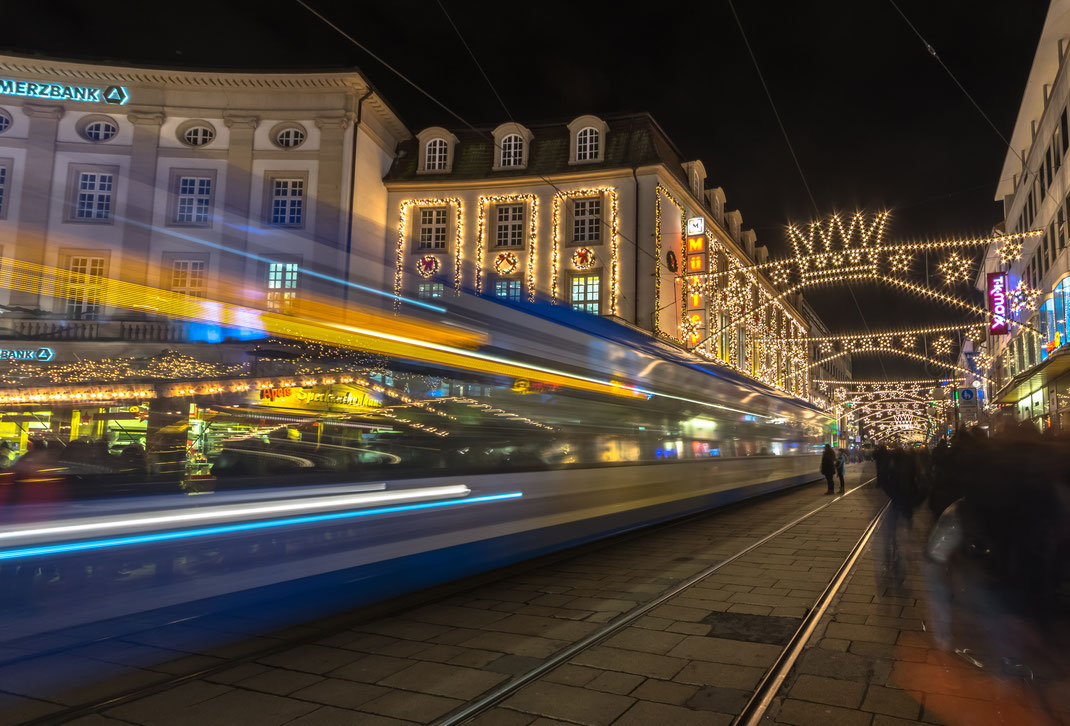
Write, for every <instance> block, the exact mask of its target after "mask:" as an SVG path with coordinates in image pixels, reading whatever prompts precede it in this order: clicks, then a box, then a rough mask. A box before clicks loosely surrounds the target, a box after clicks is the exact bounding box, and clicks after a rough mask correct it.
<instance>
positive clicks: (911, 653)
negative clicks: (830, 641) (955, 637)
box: [848, 640, 928, 663]
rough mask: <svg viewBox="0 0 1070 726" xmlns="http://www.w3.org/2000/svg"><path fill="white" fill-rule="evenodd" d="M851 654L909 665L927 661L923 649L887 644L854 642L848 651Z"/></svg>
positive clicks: (926, 653) (925, 652)
mask: <svg viewBox="0 0 1070 726" xmlns="http://www.w3.org/2000/svg"><path fill="white" fill-rule="evenodd" d="M848 650H849V651H850V652H851V653H855V654H857V655H861V656H864V657H867V658H887V659H889V660H899V661H909V662H911V663H925V662H926V660H927V659H928V651H927V650H926V649H925V648H915V647H911V646H908V645H888V644H887V643H866V642H864V641H861V640H856V641H855V642H853V643H851V645H850V648H849V649H848Z"/></svg>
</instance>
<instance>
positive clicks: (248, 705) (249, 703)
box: [105, 690, 318, 726]
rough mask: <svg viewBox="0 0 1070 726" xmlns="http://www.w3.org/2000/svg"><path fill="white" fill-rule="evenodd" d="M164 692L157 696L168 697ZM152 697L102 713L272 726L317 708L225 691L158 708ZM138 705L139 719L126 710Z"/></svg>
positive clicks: (155, 725) (156, 720) (151, 720)
mask: <svg viewBox="0 0 1070 726" xmlns="http://www.w3.org/2000/svg"><path fill="white" fill-rule="evenodd" d="M169 693H170V691H164V692H163V693H160V694H157V697H158V696H165V695H168V694H169ZM154 698H156V697H154V696H150V697H148V698H145V699H142V700H141V701H135V702H134V703H131V704H127V706H120V707H118V708H114V709H112V710H110V711H108V712H106V713H105V715H113V716H115V717H116V718H120V719H123V720H133V721H136V722H139V723H144V724H148V725H149V726H186V725H187V724H197V726H234V724H238V723H255V724H257V726H276V725H277V724H284V723H287V722H289V721H292V720H294V719H295V718H297V717H298V716H303V715H305V714H307V713H310V712H312V711H314V710H316V709H317V708H318V706H316V704H314V703H305V702H303V701H296V700H294V699H292V698H284V697H282V696H273V695H271V694H268V693H257V692H255V691H233V690H231V691H228V692H226V693H223V694H222V695H219V696H216V697H214V698H209V699H207V700H202V701H198V702H196V703H192V704H187V705H184V706H172V707H171V708H166V709H164V708H162V707H161V704H160V702H159V701H154ZM135 706H140V707H141V709H147V710H142V711H141V715H140V716H136V717H135V716H134V715H133V714H134V713H135V710H134V709H132V708H130V707H135Z"/></svg>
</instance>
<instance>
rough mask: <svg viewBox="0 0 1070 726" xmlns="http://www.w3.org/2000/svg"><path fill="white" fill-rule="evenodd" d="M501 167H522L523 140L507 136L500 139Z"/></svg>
mask: <svg viewBox="0 0 1070 726" xmlns="http://www.w3.org/2000/svg"><path fill="white" fill-rule="evenodd" d="M501 153H502V163H501V165H502V166H522V165H523V163H524V138H523V137H522V136H520V134H509V135H508V136H506V137H505V138H504V139H502V151H501Z"/></svg>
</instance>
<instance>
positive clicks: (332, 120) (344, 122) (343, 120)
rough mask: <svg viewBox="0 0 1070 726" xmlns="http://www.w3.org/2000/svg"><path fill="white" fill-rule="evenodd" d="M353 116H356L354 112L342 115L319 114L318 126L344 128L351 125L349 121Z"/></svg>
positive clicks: (317, 118)
mask: <svg viewBox="0 0 1070 726" xmlns="http://www.w3.org/2000/svg"><path fill="white" fill-rule="evenodd" d="M353 117H355V114H353V113H347V114H343V115H341V116H317V117H316V126H317V127H318V128H321V129H344V128H347V127H348V126H349V122H350V120H351V119H352V118H353Z"/></svg>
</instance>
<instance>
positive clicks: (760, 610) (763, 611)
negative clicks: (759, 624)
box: [728, 603, 773, 615]
mask: <svg viewBox="0 0 1070 726" xmlns="http://www.w3.org/2000/svg"><path fill="white" fill-rule="evenodd" d="M728 612H730V613H741V614H743V615H772V614H773V608H771V607H769V606H767V605H747V604H744V603H734V604H732V605H729V606H728Z"/></svg>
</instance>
